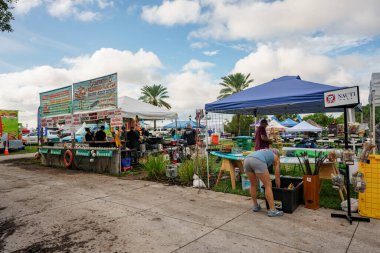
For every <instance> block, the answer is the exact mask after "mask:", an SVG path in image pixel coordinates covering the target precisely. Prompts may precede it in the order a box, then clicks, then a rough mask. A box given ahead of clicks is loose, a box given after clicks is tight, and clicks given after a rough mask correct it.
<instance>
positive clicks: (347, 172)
mask: <svg viewBox="0 0 380 253" xmlns="http://www.w3.org/2000/svg"><path fill="white" fill-rule="evenodd" d="M344 148H345V149H348V123H347V108H344ZM344 179H345V183H346V189H347V214H340V213H332V214H331V217H332V218H343V219H346V220H348V221H349V222H350V224H352V221H364V222H370V219H369V218H365V217H354V216H352V213H351V194H350V168H349V166H348V165H346V169H345V173H344Z"/></svg>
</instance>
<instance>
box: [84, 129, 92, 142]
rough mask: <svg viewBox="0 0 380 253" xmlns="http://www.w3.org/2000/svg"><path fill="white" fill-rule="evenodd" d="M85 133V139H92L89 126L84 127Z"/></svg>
mask: <svg viewBox="0 0 380 253" xmlns="http://www.w3.org/2000/svg"><path fill="white" fill-rule="evenodd" d="M85 130H86V135H85V136H84V138H85V140H86V141H94V135H93V134H92V133H91V130H90V128H88V127H86V128H85Z"/></svg>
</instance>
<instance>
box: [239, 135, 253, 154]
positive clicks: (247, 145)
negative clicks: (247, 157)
mask: <svg viewBox="0 0 380 253" xmlns="http://www.w3.org/2000/svg"><path fill="white" fill-rule="evenodd" d="M235 144H236V146H238V147H240V148H242V149H243V150H247V151H248V150H252V137H250V136H237V137H236V138H235Z"/></svg>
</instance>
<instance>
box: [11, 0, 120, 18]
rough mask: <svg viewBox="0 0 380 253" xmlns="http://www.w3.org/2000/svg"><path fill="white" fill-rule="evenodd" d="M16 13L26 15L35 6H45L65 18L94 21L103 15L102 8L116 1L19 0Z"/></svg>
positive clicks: (111, 5)
mask: <svg viewBox="0 0 380 253" xmlns="http://www.w3.org/2000/svg"><path fill="white" fill-rule="evenodd" d="M14 6H15V13H16V14H19V15H25V14H27V13H29V11H30V10H31V9H33V8H36V7H39V6H45V7H46V9H47V11H48V13H49V15H51V16H53V17H56V18H59V19H65V18H69V17H74V18H76V19H77V20H79V21H84V22H88V21H93V20H97V19H99V18H100V16H101V12H100V11H101V10H104V9H106V8H111V7H113V6H114V2H113V1H110V0H18V1H17V2H16V3H15V4H14Z"/></svg>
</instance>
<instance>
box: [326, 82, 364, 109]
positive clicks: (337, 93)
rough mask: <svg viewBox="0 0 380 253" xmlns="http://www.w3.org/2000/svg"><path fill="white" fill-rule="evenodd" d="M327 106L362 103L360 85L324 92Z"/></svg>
mask: <svg viewBox="0 0 380 253" xmlns="http://www.w3.org/2000/svg"><path fill="white" fill-rule="evenodd" d="M324 101H325V107H349V106H351V107H353V106H356V105H358V104H359V103H360V99H359V87H358V86H355V87H351V88H345V89H340V90H334V91H327V92H325V93H324Z"/></svg>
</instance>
